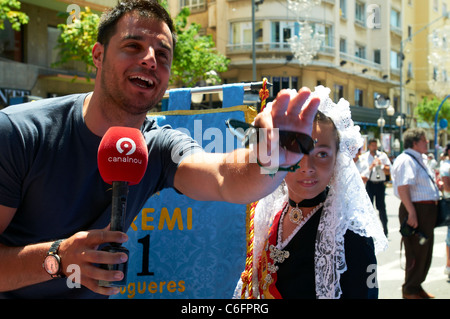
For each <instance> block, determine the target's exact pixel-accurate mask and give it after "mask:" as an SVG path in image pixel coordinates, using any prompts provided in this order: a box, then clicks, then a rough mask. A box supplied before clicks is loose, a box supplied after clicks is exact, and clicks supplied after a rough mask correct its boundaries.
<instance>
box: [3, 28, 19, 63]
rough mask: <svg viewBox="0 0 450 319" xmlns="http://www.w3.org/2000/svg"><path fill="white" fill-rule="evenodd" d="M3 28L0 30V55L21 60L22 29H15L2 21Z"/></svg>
mask: <svg viewBox="0 0 450 319" xmlns="http://www.w3.org/2000/svg"><path fill="white" fill-rule="evenodd" d="M4 26H5V28H4V29H3V30H0V57H2V58H5V59H9V60H13V61H17V62H23V50H22V48H23V47H22V44H23V41H22V31H15V30H13V28H12V27H11V23H10V22H9V21H7V20H5V21H4Z"/></svg>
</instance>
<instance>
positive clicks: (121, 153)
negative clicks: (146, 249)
mask: <svg viewBox="0 0 450 319" xmlns="http://www.w3.org/2000/svg"><path fill="white" fill-rule="evenodd" d="M97 162H98V169H99V171H100V175H101V176H102V178H103V180H104V181H105V182H106V183H108V184H112V203H111V231H121V232H124V231H125V229H124V221H125V216H126V208H127V197H128V186H131V185H136V184H138V183H139V182H140V181H141V179H142V177H143V176H144V174H145V171H146V169H147V162H148V150H147V144H146V143H145V140H144V137H143V136H142V133H141V132H140V131H139V130H138V129H135V128H129V127H118V126H115V127H111V128H110V129H109V130H108V131H107V132H106V133H105V135H104V136H103V139H102V141H101V142H100V146H99V148H98V157H97ZM103 250H104V251H108V252H111V253H117V252H122V253H126V254H127V255H129V252H128V249H126V248H125V247H122V246H121V244H119V243H110V244H109V245H108V246H106V247H104V248H103ZM102 268H104V269H107V270H119V271H122V272H123V274H124V277H123V279H122V280H121V281H103V280H101V281H99V285H100V286H103V287H122V286H125V285H126V282H127V269H128V261H127V262H126V263H123V264H116V265H102Z"/></svg>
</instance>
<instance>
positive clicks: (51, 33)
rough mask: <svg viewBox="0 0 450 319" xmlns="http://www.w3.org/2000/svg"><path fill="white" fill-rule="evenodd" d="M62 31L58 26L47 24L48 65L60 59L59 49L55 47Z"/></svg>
mask: <svg viewBox="0 0 450 319" xmlns="http://www.w3.org/2000/svg"><path fill="white" fill-rule="evenodd" d="M60 34H61V31H60V30H59V29H58V28H56V27H51V26H47V66H49V67H51V66H52V64H53V63H55V62H57V61H58V54H59V50H57V49H55V47H56V45H57V44H58V38H59V35H60Z"/></svg>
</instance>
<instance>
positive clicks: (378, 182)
mask: <svg viewBox="0 0 450 319" xmlns="http://www.w3.org/2000/svg"><path fill="white" fill-rule="evenodd" d="M367 182H371V183H372V184H381V183H384V182H385V181H379V182H374V181H371V180H368V181H367Z"/></svg>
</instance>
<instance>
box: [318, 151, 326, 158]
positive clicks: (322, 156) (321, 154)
mask: <svg viewBox="0 0 450 319" xmlns="http://www.w3.org/2000/svg"><path fill="white" fill-rule="evenodd" d="M317 157H319V158H325V157H328V153H327V152H319V153H317Z"/></svg>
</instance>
